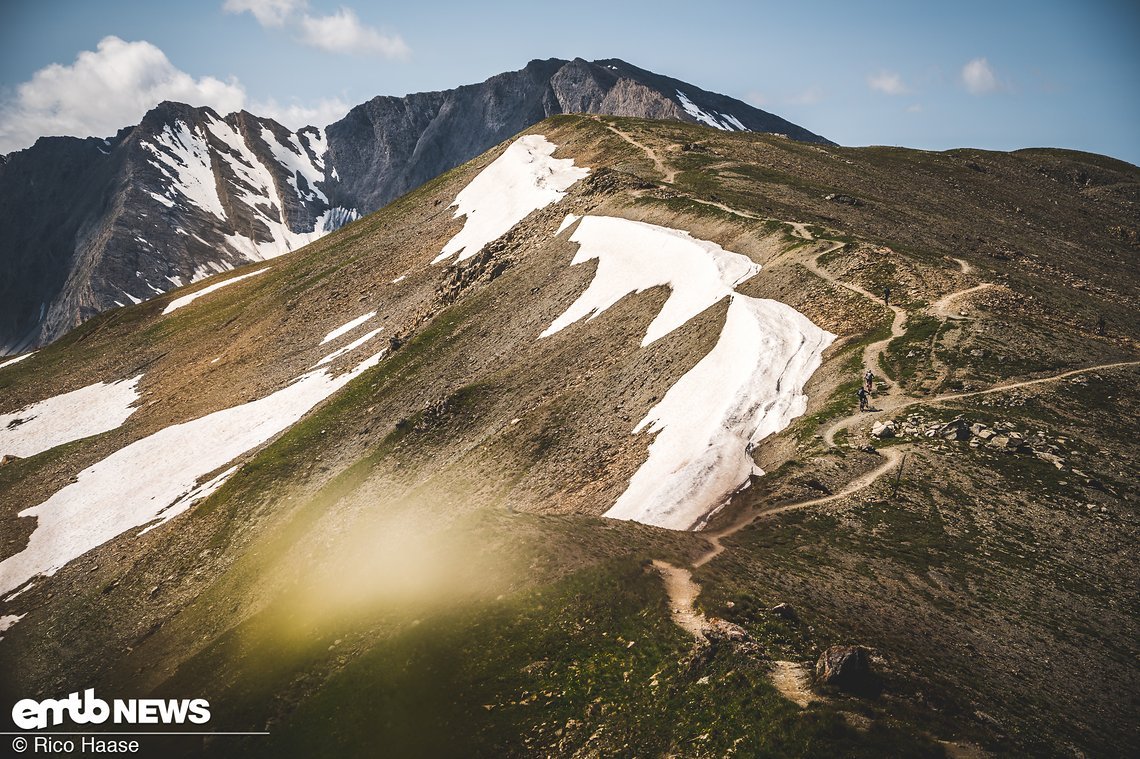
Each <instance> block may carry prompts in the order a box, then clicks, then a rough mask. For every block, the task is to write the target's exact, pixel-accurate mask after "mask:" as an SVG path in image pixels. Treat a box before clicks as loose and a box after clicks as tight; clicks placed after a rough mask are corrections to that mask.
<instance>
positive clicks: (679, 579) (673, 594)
mask: <svg viewBox="0 0 1140 759" xmlns="http://www.w3.org/2000/svg"><path fill="white" fill-rule="evenodd" d="M698 202H702V203H705V204H706V205H712V206H716V207H718V208H723V209H724V210H726V211H729V212H731V213H735V214H737V215H740V216H743V217H745V218H759V217H756V216H754V215H752V214H746V213H744V212H740V211H736V210H734V209H731V208H728V207H726V206H724V205H723V204H720V203H714V202H711V201H698ZM803 231H804V232H805V233H807V230H806V229H804V230H803ZM829 242H832V245H831V246H830V247H828V248H826V249H824V250H822V251H820V252H818V253H815V254H814V255H809V256H807V257H805V258H804V259H803V261H802V262H803V263H804V264H805V266H806V267H807V268H808V269H809V270H810V271H811V272H813V273H814V274H816V275H817V276H819V277H821V278H822V279H824V280H826V281H827V282H830V283H832V284H834V285H836V286H839V287H843V288H845V289H847V290H850V291H852V292H855V293H858V294H860V295H862V296H864V297H866V298H868V299H870V300H872V301H874V302H876V303H878V302H880V300H879V299H878V298H877V297H875V296H874V295H873V294H872V293H870V292H868V291H867V290H866V289H864V288H862V287H860V286H859V285H856V284H853V283H850V282H843V281H840V280H839V279H838V278H837V277H836V276H835V275H834V274H832V273H830V272H828V271H827V270H826V269H824V268H823V267H822V266H820V264H819V259H820V258H821V257H823V256H824V255H826V254H827V253H831V252H833V251H835V250H838V249H840V248H842V247H843V246H844V245H845V243H842V242H837V241H829ZM954 260H955V261H957V262H958V264H959V266H960V267H961V270H962V273H963V274H965V273H968V272H969V271H970V270H971V267H970V265H969V264H968V263H966V262H965V261H963V260H961V259H954ZM996 286H998V285H994V284H993V283H982V284H979V285H974V286H971V287H968V288H964V289H961V290H956V291H954V292H952V293H949V294H947V295H945V296H943V297H942V298H940V299H939V300H937V301H935V303H934V304H933V305H932V307H931V310H932V311H933V312H934V313H935V314H936V315H937V316H939V317H940V318H941V319H943V321H945V320H946V319H948V318H954V316H952V315H951V314H950V313H949V309H950V307H951V304H953V303H954V302H956V301H957V300H958V299H960V298H962V297H965V296H967V295H969V294H972V293H975V292H979V291H981V290H984V289H987V288H991V287H996ZM888 308H890V309H891V311H892V312H893V314H894V318H893V319H892V320H891V334H890V336H889V337H886V338H884V339H882V340H878V341H876V342H874V343H871V344H869V345H867V346H866V347H865V348H864V351H863V365H864V366H867V367H870V368H871V369H872V371H874V372H875V373H876V374H877V375H878V376H880V377H885V376H887V374H886V372H885V371H883V369H882V364H881V358H882V355H883V353H884V351H885V350H886V348H887V345H889V344H890V342H891V340H894V339H895V338H897V337H901V336H902V335H904V334H906V322H907V319H906V317H907V314H906V311H905V310H904V309H902V308H901V307H899V306H888ZM1130 366H1140V361H1118V362H1114V363H1107V364H1097V365H1095V366H1087V367H1082V368H1079V369H1071V370H1068V371H1064V372H1060V373H1058V374H1054V375H1050V376H1048V377H1040V378H1037V379H1031V380H1021V381H1018V382H1009V383H1005V384H1001V385H995V386H994V387H990V388H986V389H985V390H974V391H970V392H965V393H946V394H943V395H938V396H933V397H930V398H915V397H912V396H909V395H907V394H906V393H905V392H904V391H903V390H902V389H901V387H900V386H899V385H898V384H897V383H893V384H892V385H889V386H888V389H887V390H886V392H885V393H882V394H880V395H879V396H878V397H876V399H875V404H876V408H875V409H874V410H875V411H879V412H895V411H898V410H900V409H903V408H906V407H908V406H912V405H916V404H927V405H931V404H939V403H945V402H948V401H956V400H961V399H965V398H971V397H975V396H981V395H989V394H992V393H1001V392H1006V391H1009V390H1015V389H1018V388H1024V387H1030V386H1033V385H1040V384H1045V383H1050V382H1058V381H1060V380H1063V379H1066V378H1068V377H1073V376H1076V375H1079V374H1084V373H1087V372H1093V371H1101V370H1107V369H1117V368H1123V367H1130ZM865 418H866V417H865V415H864V414H863V412H855V413H852V414H850V415H848V416H845V417H842V418H840V419H838V420H836V421H835V422H834V423H832V424H831V426H829V427H828V428H827V430H826V431H825V433H824V436H823V437H824V442H825V444H826V445H827V446H828V447H829V448H834V447H835V436H836V434H837V433H838V432H839V431H840V430H843V429H847V428H848V427H851V426H853V425H854V424H856V423H858V422H859V421H861V420H863V419H865ZM908 447H909V446H907V445H905V444H904V445H898V446H892V447H888V448H883V449H881V450H879V451H878V455H879V456H881V457H882V462H881V463H880V464H879V465H878V466H876V467H875V468H874V469H871V470H870V471H868V472H864V473H863V474H861V475H859V476H857V477H855V478H854V479H852V480H851V481H850V482H848V483H847V484H846V485H845V486H844V487H843V488H842V489H840V490H839V491H837V492H835V493H831V494H829V495H825V496H821V497H818V498H810V499H807V500H802V501H793V502H791V503H785V504H781V505H778V506H773V507H770V508H764V509H755V508H748V509H742V510H741V512H740V513H739V514H738V515H737V516H736V517H735V518H734V519H733V520H732V521H731V522H730V523H729V524H727V525H725V526H724V527H721V528H720V529H718V530H715V531H712V532H707V533H704V534H703V536H704V537H705V538H706V540H707V541H708V543H709V548H708V550H707V551H705V552H704V553H703V554H701V555H700V556H698V557H697V558H696V559H695V560H694V561H693V563H692V567H693V569H698V568H700V567H702V566H704V565H705V564H707V563H709V562H710V561H712V560H713V559H715V558H716V557H717V556H719V555H720V554H721V553H723V552H724V551H725V544H724V541H725V539H726V538H729V537H731V536H732V535H735V534H736V533H738V532H740V531H741V530H743V529H745V528H746V527H748V526H749V525H751V524H753V523H755V522H756V521H758V520H762V519H768V518H771V517H774V516H776V515H778V514H783V513H786V512H789V511H796V510H800V509H807V508H812V507H816V506H820V505H823V504H826V503H830V502H832V501H838V500H840V499H843V498H846V497H848V496H850V495H853V494H855V493H858V492H859V491H862V490H864V489H866V488H868V487H870V486H871V485H873V484H874V483H876V482H878V481H879V480H880V479H881V478H882V477H884V476H885V475H887V474H888V473H890V472H891V471H893V470H894V469H895V468H896V467H897V466H898V465H899V462H900V461H901V460H902V459H903V457H904V456H905V455H906V450H907V448H908ZM653 566H654V568H655V569H657V571H658V572H660V573H661V575H662V578H663V579H664V581H665V591H666V593H667V595H668V597H669V603H670V613H671V615H672V617H673V620H674V621H675V622H676V624H677V625H678V626H679V627H681V628H682V629H684V630H686V631H687V632H689V633H690V634H691V635H692V636H693V637H694V639H695V640H697V641H704V640H707V638H706V636H705V634H704V632H703V630H704V629H705V627H706V626H707V625H708V620H707V619H705V617H704V615H703V614H701V613H700V612H699V611H698V610H697V609H696V608H695V605H694V604H695V601H696V599H697V597H698V596H699V595H700V586H699V585H697V584H696V583H695V582H694V581H693V578H692V572H691V571H689V570H687V569H682V568H680V567H675V566H673V565H672V564H669V563H668V562H664V561H654V562H653ZM771 679H772V683H773V685H775V686H776V688H777V689H778V690H779V691H780V693H781V694H782V695H784V696H785V697H786V698H788V699H790V700H791V701H793V702H795V703H796V704H798V705H799V706H800V707H806V706H807V705H808V704H809V703H810V702H811V701H812V700H815V699H816V698H818V697H817V696H815V695H814V694H813V693H812V692H811V690H810V676H809V674H808V673H807V672H806V670H805V668H804V667H803V665H800V664H796V663H794V662H774V666H773V670H772V673H771Z"/></svg>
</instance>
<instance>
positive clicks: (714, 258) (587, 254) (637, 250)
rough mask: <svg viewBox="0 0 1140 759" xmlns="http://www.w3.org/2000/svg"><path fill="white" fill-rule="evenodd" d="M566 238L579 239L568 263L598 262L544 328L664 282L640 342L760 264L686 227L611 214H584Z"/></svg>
mask: <svg viewBox="0 0 1140 759" xmlns="http://www.w3.org/2000/svg"><path fill="white" fill-rule="evenodd" d="M570 242H576V243H578V244H579V246H580V247H579V248H578V252H577V253H576V254H575V255H574V259H573V260H572V261H571V262H570V264H571V265H572V266H573V265H575V264H580V263H585V262H586V261H590V260H593V259H597V261H598V269H597V272H596V274H595V275H594V279H593V281H592V282H590V286H589V287H588V288H586V291H585V292H584V293H582V294H581V295H580V296H579V297H578V300H576V301H574V303H573V304H572V305H571V306H570V308H568V309H566V311H565V312H564V313H563V314H562V315H561V316H559V317H558V318H557V319H555V320H554V322H553V323H552V324H551V325H550V326H549V327H547V328H546V331H544V332H543V333H542V335H541V337H548V336H550V335H553V334H555V333H556V332H560V331H561V330H563V329H565V328H566V327H568V326H569V325H571V324H573V323H574V322H576V321H578V320H579V319H582V318H583V317H588V318H591V319H592V318H594V317H595V316H597V315H598V314H600V313H602V312H603V311H605V310H606V309H607V308H609V307H610V306H612V305H613V304H615V303H617V302H618V301H619V300H621V299H622V298H624V297H625V296H626V295H628V294H630V293H640V292H644V291H645V290H648V289H650V288H651V287H658V286H661V285H668V286H669V288H670V293H669V299H668V300H667V301H665V305H664V306H663V307H662V309H661V313H659V314H658V315H657V317H656V318H655V319H654V320H653V322H652V323H651V324H650V325H649V329H648V330H646V333H645V337H644V338H643V339H642V341H641V344H642V345H643V346H645V345H649V344H650V343H652V342H654V341H655V340H659V339H660V338H662V337H664V336H665V335H667V334H669V333H670V332H672V331H673V330H675V329H676V328H677V327H680V326H681V325H682V324H684V323H685V322H687V321H688V320H689V319H692V318H693V317H694V316H696V315H697V314H699V313H700V312H702V311H704V310H705V309H706V308H708V307H709V306H711V305H713V304H714V303H716V302H717V301H718V300H720V299H721V298H724V297H725V296H727V295H730V294H731V293H732V288H733V287H735V286H736V285H738V284H740V283H741V282H743V281H745V280H746V279H749V278H750V277H752V276H754V275H755V274H756V273H757V272H758V271H760V265H759V264H757V263H754V262H753V261H752V260H751V259H750V258H748V257H747V256H742V255H740V254H739V253H733V252H731V251H727V250H725V249H723V248H722V247H720V246H719V245H717V244H716V243H713V242H708V241H706V240H698V239H696V238H694V237H692V236H691V235H690V234H689V233H688V232H684V231H680V230H676V229H670V228H668V227H659V226H656V225H654V224H646V223H644V222H640V221H630V220H628V219H620V218H615V217H611V216H587V217H585V218H584V219H582V220H581V222H580V223H579V224H578V228H577V229H576V230H574V234H573V235H571V236H570Z"/></svg>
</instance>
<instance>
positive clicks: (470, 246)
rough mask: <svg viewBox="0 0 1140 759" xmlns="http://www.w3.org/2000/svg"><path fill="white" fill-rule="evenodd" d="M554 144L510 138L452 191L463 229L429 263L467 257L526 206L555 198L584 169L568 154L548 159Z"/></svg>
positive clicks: (524, 212)
mask: <svg viewBox="0 0 1140 759" xmlns="http://www.w3.org/2000/svg"><path fill="white" fill-rule="evenodd" d="M556 148H557V146H556V145H555V144H554V143H552V142H550V141H549V140H547V139H546V138H545V137H543V136H542V135H540V134H529V135H526V136H525V137H520V138H519V139H517V140H515V141H514V142H513V143H511V145H510V147H508V148H507V149H506V150H504V151H503V154H502V155H501V156H499V157H498V158H496V159H495V160H494V161H492V162H491V164H490V165H489V166H487V168H485V169H483V170H482V171H481V172H479V175H478V176H476V177H475V179H473V180H471V183H470V184H468V185H467V186H466V187H464V188H463V190H462V191H461V192H460V193H459V195H457V196H456V198H455V202H453V203H452V204H451V205H452V206H453V207H455V218H457V219H458V218H459V217H460V216H466V217H467V219H466V221H464V223H463V229H461V230H460V231H459V233H458V234H457V235H455V236H454V237H452V238H451V239H450V240H448V241H447V244H446V245H444V246H443V250H442V251H441V252H440V254H439V255H438V256H436V257H435V260H434V261H432V263H440V262H442V261H446V260H448V259H449V258H451V257H452V256H456V255H458V258H457V259H456V260H457V261H464V260H466V259H468V258H471V257H472V256H474V255H475V254H476V253H478V252H479V251H480V249H482V247H483V246H484V245H486V244H487V243H489V242H491V241H492V240H495V239H497V238H498V237H500V236H502V235H503V234H504V233H506V232H507V231H509V230H510V229H511V227H513V226H514V225H516V224H518V223H519V222H520V221H522V220H523V219H525V218H526V217H527V215H528V214H530V213H531V212H532V211H536V210H538V209H539V208H545V207H546V206H548V205H550V204H551V203H557V202H558V201H559V200H562V198H564V197H565V196H566V190H567V189H568V188H569V187H570V186H571V185H573V184H574V183H575V182H577V181H578V180H579V179H583V178H585V177H586V175H587V174H589V173H590V170H589V169H587V168H582V167H576V166H574V160H573V159H571V158H551V155H552V154H553V153H554V151H555V149H556Z"/></svg>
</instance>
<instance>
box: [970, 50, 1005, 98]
mask: <svg viewBox="0 0 1140 759" xmlns="http://www.w3.org/2000/svg"><path fill="white" fill-rule="evenodd" d="M962 84H963V85H965V87H966V91H967V92H969V93H970V94H971V95H986V94H989V93H991V92H997V91H998V90H1000V89H1001V88H1002V87H1001V83H1000V82H999V81H998V78H997V75H996V74H994V70H993V69H992V68H991V67H990V62H989V61H987V60H986V59H985V58H975V59H973V60H972V61H970V62H969V63H967V64H966V65H965V66H963V67H962Z"/></svg>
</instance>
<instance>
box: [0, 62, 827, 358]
mask: <svg viewBox="0 0 1140 759" xmlns="http://www.w3.org/2000/svg"><path fill="white" fill-rule="evenodd" d="M579 112H587V113H598V114H606V115H615V116H639V117H645V118H654V119H676V120H681V121H690V122H698V123H705V124H708V125H710V126H715V127H717V128H720V129H728V130H733V129H747V130H750V131H765V132H776V133H780V134H786V135H788V136H790V137H793V138H796V139H801V140H809V141H815V142H827V141H826V140H824V139H823V138H822V137H819V136H818V135H815V134H812V133H811V132H808V131H807V130H805V129H802V128H800V127H798V126H796V125H794V124H791V123H789V122H787V121H784V120H783V119H781V118H779V117H777V116H773V115H772V114H769V113H766V112H764V111H760V110H758V109H756V108H752V107H751V106H748V105H745V104H744V103H741V102H739V101H737V100H733V99H731V98H727V97H725V96H722V95H716V94H713V93H709V92H705V91H704V90H700V89H698V88H696V87H693V86H692V85H689V84H686V83H684V82H680V81H677V80H675V79H669V78H668V77H662V76H658V75H656V74H653V73H651V72H648V71H644V70H643V69H639V68H637V67H635V66H631V65H629V64H627V63H625V62H623V61H619V60H616V59H615V60H604V61H596V62H593V63H589V62H586V61H584V60H581V59H575V60H573V61H562V60H557V59H551V60H546V61H532V62H531V63H530V64H528V65H527V66H526V67H525V68H523V69H522V70H520V71H513V72H508V73H505V74H500V75H498V76H495V77H492V78H491V79H488V80H487V81H485V82H483V83H481V84H475V85H467V86H463V87H459V88H457V89H454V90H449V91H446V92H429V93H419V94H414V95H408V96H407V97H403V98H394V97H376V98H373V99H372V100H370V101H368V102H366V103H363V104H361V105H359V106H357V107H356V108H354V109H352V111H350V112H349V113H348V115H347V116H345V118H343V119H341V120H340V121H338V122H336V123H334V124H332V125H330V126H329V127H328V128H327V130H321V129H318V128H316V127H305V128H304V129H301V130H298V131H296V132H293V131H290V130H288V129H286V128H285V127H283V126H281V125H280V124H278V123H277V122H275V121H273V120H271V119H265V118H259V117H257V116H254V115H253V114H250V113H247V112H244V111H243V112H241V113H236V114H230V115H228V116H226V117H224V118H223V117H221V116H220V115H219V114H217V113H215V112H214V111H213V110H211V109H209V108H194V107H191V106H187V105H183V104H180V103H162V104H161V105H159V106H158V107H157V108H155V109H154V110H152V111H150V112H149V113H147V115H146V116H145V117H144V118H143V120H142V122H141V123H140V124H139V125H138V126H136V127H133V128H129V129H124V130H122V131H121V132H120V133H119V134H118V135H117V136H115V137H114V138H110V139H106V140H101V139H96V138H87V139H76V138H66V137H57V138H44V139H41V140H40V141H38V142H37V143H36V145H35V146H33V147H32V148H29V149H27V150H23V151H19V152H17V153H13V154H11V155H9V156H5V157H4V160H3V161H2V162H0V267H2V269H3V271H4V274H5V276H4V278H3V280H0V355H3V354H6V353H18V352H21V351H23V350H27V349H29V348H33V347H36V346H39V345H42V344H45V343H47V342H50V341H52V340H54V339H55V338H57V337H59V336H60V335H62V334H63V333H65V332H67V331H68V330H70V329H71V328H73V327H75V326H77V325H78V324H80V323H82V322H83V321H85V320H87V319H89V318H91V317H92V316H94V315H95V314H97V313H99V312H101V311H105V310H107V309H110V308H114V307H116V306H119V305H128V304H130V303H131V302H139V301H142V300H146V299H148V298H151V297H153V296H154V295H156V294H159V293H162V292H165V291H167V290H169V289H171V288H172V287H177V286H181V285H183V284H188V283H190V282H193V281H196V280H198V279H201V278H203V277H206V276H209V275H210V274H213V273H218V272H222V271H225V270H227V269H230V268H233V267H234V266H237V265H240V264H243V263H248V262H249V261H254V260H261V259H265V258H271V257H273V256H276V255H281V254H283V253H287V252H289V251H290V250H293V249H295V248H298V247H300V246H302V245H305V244H307V243H309V242H311V241H313V240H315V239H316V238H318V237H320V236H321V235H323V234H325V233H327V232H329V231H332V230H333V229H336V228H337V227H339V226H341V225H343V224H345V223H347V222H348V221H352V220H353V219H355V218H357V217H358V216H359V215H361V214H364V213H369V212H371V211H375V210H377V209H378V208H380V207H381V206H383V205H385V204H386V203H388V202H390V201H391V200H393V199H395V198H396V197H398V196H400V195H402V194H404V193H406V192H408V191H410V190H412V189H415V188H416V187H418V186H419V185H421V184H423V183H424V182H426V181H428V180H430V179H432V178H434V177H436V176H438V175H439V174H442V173H443V172H445V171H448V170H449V169H452V168H454V167H456V166H458V165H460V164H462V163H463V162H465V161H467V160H469V159H471V158H473V157H475V156H477V155H479V154H480V153H482V152H484V151H485V150H487V149H489V148H491V147H493V146H494V145H496V144H498V143H499V142H502V141H503V140H505V139H507V138H508V137H511V136H512V135H514V134H516V133H518V132H520V131H522V130H524V129H526V128H527V127H529V126H530V125H532V124H535V123H537V122H539V121H541V120H542V119H544V118H546V117H548V116H551V115H555V114H560V113H579Z"/></svg>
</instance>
